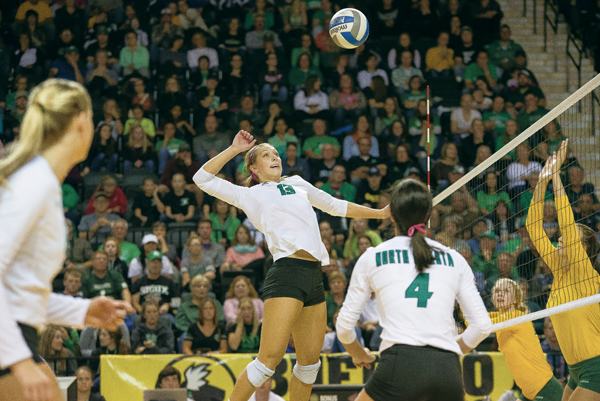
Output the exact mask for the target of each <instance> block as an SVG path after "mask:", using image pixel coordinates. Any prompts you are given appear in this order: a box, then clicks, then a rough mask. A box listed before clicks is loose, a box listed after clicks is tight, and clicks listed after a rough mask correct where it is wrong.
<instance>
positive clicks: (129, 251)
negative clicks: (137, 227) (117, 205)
mask: <svg viewBox="0 0 600 401" xmlns="http://www.w3.org/2000/svg"><path fill="white" fill-rule="evenodd" d="M128 229H129V223H127V221H126V220H124V219H119V220H115V221H113V222H112V223H111V234H112V236H113V237H114V238H116V239H117V240H118V241H119V249H120V250H121V255H120V256H119V259H121V260H122V261H124V262H125V263H127V265H129V264H130V263H131V261H132V260H133V259H135V258H137V257H139V256H140V255H141V254H142V252H141V251H140V248H139V247H138V246H137V245H136V244H134V243H131V242H129V241H126V240H125V238H127V230H128ZM102 248H103V245H100V247H99V248H98V249H102Z"/></svg>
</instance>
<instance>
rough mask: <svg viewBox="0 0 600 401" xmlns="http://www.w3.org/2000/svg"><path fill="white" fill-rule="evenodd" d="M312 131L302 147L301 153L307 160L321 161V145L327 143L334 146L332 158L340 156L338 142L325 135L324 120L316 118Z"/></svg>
mask: <svg viewBox="0 0 600 401" xmlns="http://www.w3.org/2000/svg"><path fill="white" fill-rule="evenodd" d="M312 130H313V133H314V135H313V136H311V137H310V138H308V139H307V140H306V141H305V142H304V146H303V147H302V152H303V153H304V156H305V157H306V158H307V159H322V158H323V156H322V155H321V150H322V149H323V145H325V144H327V143H329V144H331V145H333V146H334V148H335V149H334V152H335V153H334V157H335V158H337V157H339V156H340V149H341V145H340V142H339V141H338V140H337V139H336V138H334V137H332V136H329V135H325V133H326V131H327V123H326V122H325V120H322V119H320V118H317V119H316V120H315V121H313V125H312ZM280 153H281V152H280Z"/></svg>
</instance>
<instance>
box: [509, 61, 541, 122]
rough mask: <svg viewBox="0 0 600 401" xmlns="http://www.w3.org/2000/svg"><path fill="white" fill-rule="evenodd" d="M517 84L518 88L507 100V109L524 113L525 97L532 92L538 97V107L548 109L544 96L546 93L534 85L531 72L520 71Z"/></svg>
mask: <svg viewBox="0 0 600 401" xmlns="http://www.w3.org/2000/svg"><path fill="white" fill-rule="evenodd" d="M517 82H518V86H517V88H515V89H514V90H512V91H511V92H510V93H509V95H508V98H507V99H506V108H507V109H508V110H509V111H511V112H513V110H514V112H516V113H520V112H522V111H523V109H524V108H525V95H526V94H527V92H530V91H531V92H534V93H535V94H536V96H537V97H538V106H541V107H546V96H544V92H542V90H541V89H540V88H539V87H537V86H535V85H534V84H533V81H532V79H531V74H529V71H527V70H521V71H519V74H518V78H517Z"/></svg>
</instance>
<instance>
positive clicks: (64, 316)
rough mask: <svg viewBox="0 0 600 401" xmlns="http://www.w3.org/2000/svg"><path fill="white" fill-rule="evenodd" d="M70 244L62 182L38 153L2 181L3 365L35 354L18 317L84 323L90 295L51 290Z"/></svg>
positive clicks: (32, 322)
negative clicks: (81, 295)
mask: <svg viewBox="0 0 600 401" xmlns="http://www.w3.org/2000/svg"><path fill="white" fill-rule="evenodd" d="M66 247H67V231H66V225H65V217H64V212H63V204H62V190H61V186H60V183H59V182H58V180H57V179H56V176H55V175H54V173H53V171H52V169H51V167H50V165H49V164H48V162H47V161H46V159H44V158H43V157H42V156H37V157H35V158H34V159H33V160H31V161H30V162H29V163H27V164H26V165H24V166H23V167H21V168H20V169H19V170H17V171H16V172H15V173H14V174H12V175H11V176H10V178H9V179H8V182H7V185H6V186H5V187H0V327H1V330H0V369H5V368H7V367H8V366H10V365H12V364H14V363H16V362H19V361H21V360H24V359H27V358H29V357H31V356H32V355H31V351H30V350H29V348H28V347H27V344H26V343H25V339H24V338H23V335H22V333H21V330H20V329H19V327H18V326H17V322H20V323H22V324H26V325H29V326H33V327H35V328H38V329H40V328H42V327H43V326H44V324H46V323H55V324H59V325H65V326H77V327H81V326H83V322H84V319H85V315H86V313H87V309H88V306H89V303H90V301H89V300H86V299H77V298H73V297H70V296H66V295H59V294H53V293H52V286H51V283H52V280H53V279H54V277H55V276H56V274H58V272H59V271H60V269H61V268H62V266H63V262H64V260H65V256H66Z"/></svg>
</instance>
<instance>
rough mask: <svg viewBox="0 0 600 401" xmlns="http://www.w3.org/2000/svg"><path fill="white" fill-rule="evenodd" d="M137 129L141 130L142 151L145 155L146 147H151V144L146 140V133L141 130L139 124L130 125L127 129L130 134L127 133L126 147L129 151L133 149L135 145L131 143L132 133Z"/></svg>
mask: <svg viewBox="0 0 600 401" xmlns="http://www.w3.org/2000/svg"><path fill="white" fill-rule="evenodd" d="M137 128H139V129H141V130H142V132H143V133H144V138H143V139H142V150H143V151H144V153H146V150H147V149H148V146H152V143H151V142H150V140H149V139H148V134H147V133H146V131H144V128H142V126H141V125H140V124H133V125H131V127H130V129H129V131H130V132H129V140H128V141H127V146H129V147H130V148H131V149H133V148H135V143H134V141H133V131H134V130H135V129H137Z"/></svg>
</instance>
